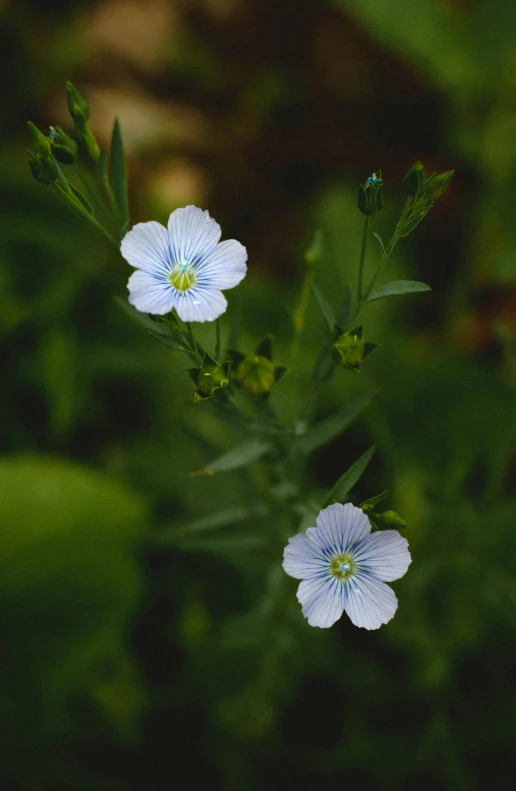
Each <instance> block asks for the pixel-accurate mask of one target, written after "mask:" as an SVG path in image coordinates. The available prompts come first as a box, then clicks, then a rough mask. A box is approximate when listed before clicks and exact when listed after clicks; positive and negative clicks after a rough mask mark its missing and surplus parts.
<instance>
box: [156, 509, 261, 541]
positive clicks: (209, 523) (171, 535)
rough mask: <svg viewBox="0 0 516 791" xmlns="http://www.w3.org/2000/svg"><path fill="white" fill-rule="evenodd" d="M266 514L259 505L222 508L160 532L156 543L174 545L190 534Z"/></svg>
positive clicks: (227, 525)
mask: <svg viewBox="0 0 516 791" xmlns="http://www.w3.org/2000/svg"><path fill="white" fill-rule="evenodd" d="M266 513H268V511H267V508H266V507H265V506H264V505H262V504H261V503H257V504H256V505H251V506H247V505H235V506H231V507H230V508H223V509H222V510H221V511H215V512H214V513H209V514H207V515H206V516H201V517H199V518H198V519H194V520H193V521H192V522H188V523H187V524H184V525H177V526H176V527H172V528H165V529H164V530H161V531H160V533H159V535H158V537H157V542H158V543H159V544H168V543H174V542H175V541H177V540H181V539H182V538H184V537H186V536H189V535H190V534H191V533H201V532H206V531H211V530H217V529H218V528H221V527H229V526H231V525H236V524H238V523H239V522H245V521H246V520H248V519H251V518H252V517H253V516H264V515H265V514H266Z"/></svg>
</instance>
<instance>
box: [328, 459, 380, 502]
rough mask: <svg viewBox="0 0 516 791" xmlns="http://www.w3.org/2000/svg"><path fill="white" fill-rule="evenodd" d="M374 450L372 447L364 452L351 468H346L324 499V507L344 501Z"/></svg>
mask: <svg viewBox="0 0 516 791" xmlns="http://www.w3.org/2000/svg"><path fill="white" fill-rule="evenodd" d="M375 450H376V445H373V446H372V447H370V448H369V450H366V451H365V453H362V455H361V456H360V458H358V459H357V460H356V461H355V462H354V463H353V464H352V465H351V467H348V469H347V470H346V472H344V473H343V474H342V475H341V476H340V478H339V480H338V481H337V483H336V484H335V485H334V486H333V488H332V489H331V491H330V493H329V494H328V496H327V497H326V499H325V501H324V504H325V505H327V504H328V503H334V502H337V501H342V500H345V499H346V497H347V496H348V494H349V492H350V491H351V489H352V488H353V486H354V485H355V484H356V483H357V481H358V479H359V478H360V477H361V475H362V473H363V472H364V470H365V468H366V467H367V465H368V464H369V462H370V461H371V459H372V457H373V454H374V452H375Z"/></svg>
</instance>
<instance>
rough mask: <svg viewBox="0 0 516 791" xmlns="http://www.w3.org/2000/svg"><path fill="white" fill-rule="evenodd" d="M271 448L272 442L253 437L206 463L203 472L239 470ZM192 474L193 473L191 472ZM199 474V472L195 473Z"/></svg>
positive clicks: (210, 473)
mask: <svg viewBox="0 0 516 791" xmlns="http://www.w3.org/2000/svg"><path fill="white" fill-rule="evenodd" d="M270 448H271V445H270V443H268V442H263V440H260V439H253V440H250V441H249V442H244V443H242V444H241V445H237V446H236V447H234V448H231V449H230V450H228V451H227V452H226V453H223V454H222V456H219V457H218V459H214V460H213V461H212V462H211V463H210V464H207V465H206V468H205V469H204V470H201V474H203V473H204V474H205V475H213V474H214V473H216V472H229V470H238V469H239V468H240V467H246V466H247V465H248V464H251V462H253V461H256V459H259V458H261V456H264V455H265V454H266V453H267V451H269V450H270ZM191 474H192V473H191ZM193 474H194V475H195V474H199V473H193Z"/></svg>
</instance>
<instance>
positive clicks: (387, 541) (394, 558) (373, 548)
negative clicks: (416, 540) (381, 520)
mask: <svg viewBox="0 0 516 791" xmlns="http://www.w3.org/2000/svg"><path fill="white" fill-rule="evenodd" d="M353 559H354V561H355V563H356V564H357V567H358V569H359V570H362V569H363V570H364V571H366V572H369V573H370V574H373V575H374V576H375V577H377V578H378V579H380V580H383V581H384V582H392V580H397V579H399V578H400V577H403V575H404V574H405V572H406V571H407V569H408V567H409V566H410V563H411V560H412V558H411V557H410V552H409V550H408V541H407V539H406V538H403V536H400V534H399V533H398V531H397V530H381V531H379V532H377V533H373V534H372V535H370V536H368V538H367V539H366V540H365V541H364V542H363V543H362V544H361V545H360V546H359V547H357V549H356V551H355V553H354V554H353Z"/></svg>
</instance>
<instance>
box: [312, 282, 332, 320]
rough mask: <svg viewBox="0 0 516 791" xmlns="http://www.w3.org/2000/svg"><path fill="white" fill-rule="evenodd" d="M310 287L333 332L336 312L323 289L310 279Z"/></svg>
mask: <svg viewBox="0 0 516 791" xmlns="http://www.w3.org/2000/svg"><path fill="white" fill-rule="evenodd" d="M310 288H311V289H312V293H313V295H314V297H315V299H316V301H317V304H318V305H319V307H320V309H321V313H322V315H323V316H324V318H325V319H326V322H327V324H328V327H329V328H330V332H333V328H334V326H335V314H334V312H333V310H332V309H331V307H330V306H329V304H328V302H327V301H326V297H325V296H324V294H323V293H322V291H321V289H320V288H319V287H318V286H316V285H315V283H313V282H312V281H310Z"/></svg>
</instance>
